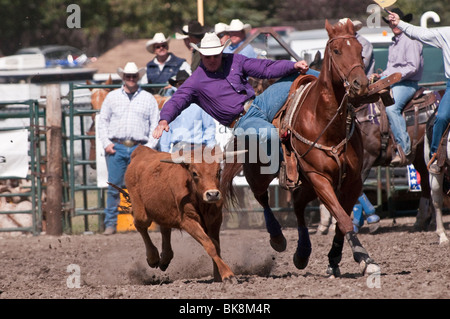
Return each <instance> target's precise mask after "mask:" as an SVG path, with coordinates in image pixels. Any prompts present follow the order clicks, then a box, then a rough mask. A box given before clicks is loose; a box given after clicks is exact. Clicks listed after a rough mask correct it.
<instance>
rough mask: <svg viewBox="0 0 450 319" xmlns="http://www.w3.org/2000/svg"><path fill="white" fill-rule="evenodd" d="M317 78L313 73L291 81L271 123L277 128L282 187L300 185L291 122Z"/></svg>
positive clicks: (288, 187)
mask: <svg viewBox="0 0 450 319" xmlns="http://www.w3.org/2000/svg"><path fill="white" fill-rule="evenodd" d="M316 80H317V78H316V77H315V76H313V75H300V76H298V77H297V78H296V79H295V80H294V82H293V83H292V86H291V89H290V90H289V95H288V98H287V100H286V102H285V103H284V105H283V106H282V107H281V109H280V110H279V111H278V112H277V114H276V115H275V117H274V119H273V121H272V124H273V125H274V126H275V127H276V128H278V129H279V132H280V139H281V148H282V150H283V160H282V161H281V166H280V174H279V184H280V186H281V187H282V188H284V189H288V190H289V189H293V188H297V187H298V186H300V185H301V180H300V174H299V167H298V162H297V157H296V155H295V152H294V150H293V147H292V144H291V132H290V130H289V129H288V128H289V127H290V125H291V123H292V120H293V117H294V114H295V113H296V110H297V108H299V107H301V104H302V103H303V101H304V98H305V96H306V95H307V92H308V91H309V89H310V88H311V85H312V84H313V83H314V82H315V81H316Z"/></svg>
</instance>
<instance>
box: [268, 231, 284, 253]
mask: <svg viewBox="0 0 450 319" xmlns="http://www.w3.org/2000/svg"><path fill="white" fill-rule="evenodd" d="M270 246H271V247H272V248H273V249H274V250H275V251H277V252H279V253H281V252H283V251H285V250H286V247H287V241H286V238H285V237H284V235H283V234H281V235H278V236H275V237H272V236H270Z"/></svg>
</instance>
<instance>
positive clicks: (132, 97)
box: [97, 62, 159, 235]
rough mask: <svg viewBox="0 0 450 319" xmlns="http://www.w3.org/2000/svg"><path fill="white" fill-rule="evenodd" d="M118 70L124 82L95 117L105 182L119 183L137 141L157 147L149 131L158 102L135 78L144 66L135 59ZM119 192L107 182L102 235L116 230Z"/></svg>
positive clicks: (111, 93)
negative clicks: (101, 147)
mask: <svg viewBox="0 0 450 319" xmlns="http://www.w3.org/2000/svg"><path fill="white" fill-rule="evenodd" d="M117 73H118V74H119V76H120V77H121V78H122V80H123V86H122V87H121V88H119V89H117V90H113V91H111V92H109V93H108V95H107V96H106V98H105V100H104V101H103V104H102V107H101V110H100V115H99V117H98V122H97V125H98V138H99V140H100V142H101V144H102V145H103V148H104V149H105V159H106V165H107V169H108V182H110V183H112V184H114V185H117V186H119V187H122V186H123V184H124V175H125V171H126V169H127V167H128V164H129V163H130V159H131V153H132V152H133V151H134V149H135V148H136V147H137V146H138V145H145V146H147V147H150V148H156V146H157V144H158V140H157V139H154V138H153V137H152V135H151V132H152V131H153V130H154V129H155V128H156V126H157V124H158V121H159V109H158V104H157V102H156V100H155V98H154V97H153V95H151V94H150V93H148V92H146V91H145V90H143V89H142V88H141V87H140V86H139V84H138V82H139V80H140V79H141V78H142V76H143V75H144V74H145V68H140V69H139V68H138V67H137V66H136V64H135V63H134V62H128V63H127V64H126V65H125V67H124V68H123V69H122V68H118V69H117ZM119 202H120V196H119V192H118V191H117V190H116V189H115V188H114V187H111V186H109V187H108V192H107V200H106V208H105V219H104V224H105V232H104V234H105V235H112V234H114V233H115V232H116V225H117V215H118V210H117V208H118V205H119Z"/></svg>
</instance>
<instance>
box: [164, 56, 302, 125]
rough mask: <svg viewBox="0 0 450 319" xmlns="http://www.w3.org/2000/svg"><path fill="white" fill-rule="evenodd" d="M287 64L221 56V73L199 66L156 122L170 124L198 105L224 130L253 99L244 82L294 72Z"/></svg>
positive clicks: (250, 87) (250, 90) (251, 89)
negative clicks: (249, 78) (192, 105)
mask: <svg viewBox="0 0 450 319" xmlns="http://www.w3.org/2000/svg"><path fill="white" fill-rule="evenodd" d="M294 64H295V63H294V62H292V61H288V60H278V61H273V60H266V59H251V58H247V57H245V56H243V55H240V54H223V60H222V69H221V70H219V71H217V72H209V71H207V70H206V68H205V67H204V66H203V64H201V65H200V67H199V68H197V69H196V70H195V71H194V73H193V74H192V75H191V76H190V77H189V78H188V79H187V80H186V81H185V82H184V83H183V85H181V87H179V88H178V90H177V91H176V92H175V94H174V95H173V96H172V98H171V99H170V100H168V101H167V102H166V104H164V107H163V108H162V110H161V113H160V120H166V121H167V122H168V123H170V122H172V121H173V120H174V119H175V118H176V117H177V116H178V115H179V114H180V113H181V111H183V110H184V109H185V108H187V107H188V106H189V105H191V103H196V104H198V105H199V106H200V107H201V108H202V109H204V110H205V111H206V113H208V114H209V115H211V116H212V117H213V118H215V119H216V120H217V121H218V122H219V123H221V124H223V125H226V126H228V125H229V124H230V123H231V122H232V121H233V120H234V119H235V118H236V117H237V116H238V115H239V114H240V113H241V112H242V111H243V108H244V103H245V102H246V101H247V100H248V99H250V98H252V97H254V96H255V91H254V89H253V87H252V86H251V84H250V83H248V81H247V78H248V77H249V76H251V77H255V78H261V79H271V78H279V77H283V76H286V75H289V74H291V73H294V72H296V69H295V68H294Z"/></svg>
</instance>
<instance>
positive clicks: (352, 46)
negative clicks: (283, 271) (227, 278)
mask: <svg viewBox="0 0 450 319" xmlns="http://www.w3.org/2000/svg"><path fill="white" fill-rule="evenodd" d="M325 28H326V30H327V32H328V36H329V40H328V42H327V46H326V49H325V56H324V62H323V67H322V72H321V73H320V76H319V77H318V79H316V80H315V81H313V82H312V84H311V85H310V89H309V91H308V92H307V93H305V96H304V97H303V99H302V100H303V102H302V103H297V100H295V101H296V103H297V105H293V106H294V107H296V109H295V111H293V115H292V121H291V123H292V124H290V127H289V131H290V132H291V134H290V144H291V146H292V152H293V153H294V154H296V158H297V169H298V172H299V175H300V179H301V185H300V186H299V187H297V188H295V189H294V190H293V199H294V211H295V214H296V217H297V224H298V232H299V240H298V244H297V250H296V252H295V254H294V264H295V266H296V267H297V268H299V269H304V268H305V267H306V266H307V264H308V261H309V256H310V254H311V242H310V239H309V234H308V228H307V227H306V223H305V218H304V210H305V207H306V205H307V204H308V203H309V202H310V201H312V200H314V199H315V198H317V197H318V198H319V199H320V200H321V201H322V203H324V205H325V206H326V207H327V209H328V210H329V211H330V212H331V214H332V215H333V217H335V219H336V220H337V226H338V228H337V229H336V232H335V236H334V238H333V243H332V248H331V250H330V252H329V254H328V259H329V266H328V269H327V273H328V274H329V275H331V276H337V275H339V273H340V271H339V262H340V260H341V257H342V250H343V245H344V238H345V239H347V241H348V242H349V244H350V247H351V249H352V252H353V257H354V259H355V261H356V262H357V263H359V265H360V267H361V270H362V272H363V273H364V274H372V273H378V272H379V271H380V267H379V266H378V265H377V264H376V263H375V262H374V261H373V260H372V259H371V258H370V257H369V254H368V253H367V251H366V250H365V249H364V248H363V246H362V245H361V243H360V242H359V240H358V238H357V235H356V234H355V232H354V231H353V224H352V220H351V218H350V214H351V212H352V208H353V205H354V204H355V203H356V200H357V198H358V196H360V194H361V190H362V180H361V169H362V161H363V145H362V139H361V134H360V131H359V128H358V127H357V126H356V124H355V117H354V107H353V106H352V105H351V104H350V103H348V101H349V99H353V98H357V97H360V96H365V95H367V93H368V79H367V77H366V75H365V73H364V64H363V61H362V57H361V51H362V47H361V44H360V43H359V42H358V40H357V39H356V37H355V35H354V34H355V33H354V27H353V24H352V23H351V22H350V23H346V24H344V25H343V24H336V25H334V26H332V25H330V24H329V23H328V20H327V21H326V22H325ZM291 90H292V89H291ZM294 104H295V103H294ZM263 166H264V165H263V164H262V163H260V162H258V163H254V162H252V163H250V162H249V161H246V162H245V163H229V162H227V163H226V164H225V166H224V170H223V173H222V189H223V191H224V192H226V193H227V194H226V195H227V196H232V195H230V194H229V193H231V194H232V193H233V191H234V190H233V185H232V180H233V177H234V176H235V175H236V174H237V173H238V172H239V171H240V170H241V169H243V172H244V175H245V177H246V179H247V182H248V184H249V186H250V188H251V190H252V191H253V193H254V195H255V198H256V199H257V201H258V202H259V203H260V204H261V205H262V206H263V208H264V217H265V219H266V227H267V230H268V232H269V233H270V244H271V246H272V248H274V249H275V250H276V251H284V250H285V249H286V239H285V237H284V235H283V233H282V230H281V226H280V224H279V223H278V221H277V220H276V218H275V216H274V214H273V212H272V210H271V208H270V206H269V203H268V191H267V189H268V186H269V184H270V182H271V181H272V180H273V179H274V178H275V177H277V174H261V173H260V172H261V170H260V169H261V168H262V167H263Z"/></svg>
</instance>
